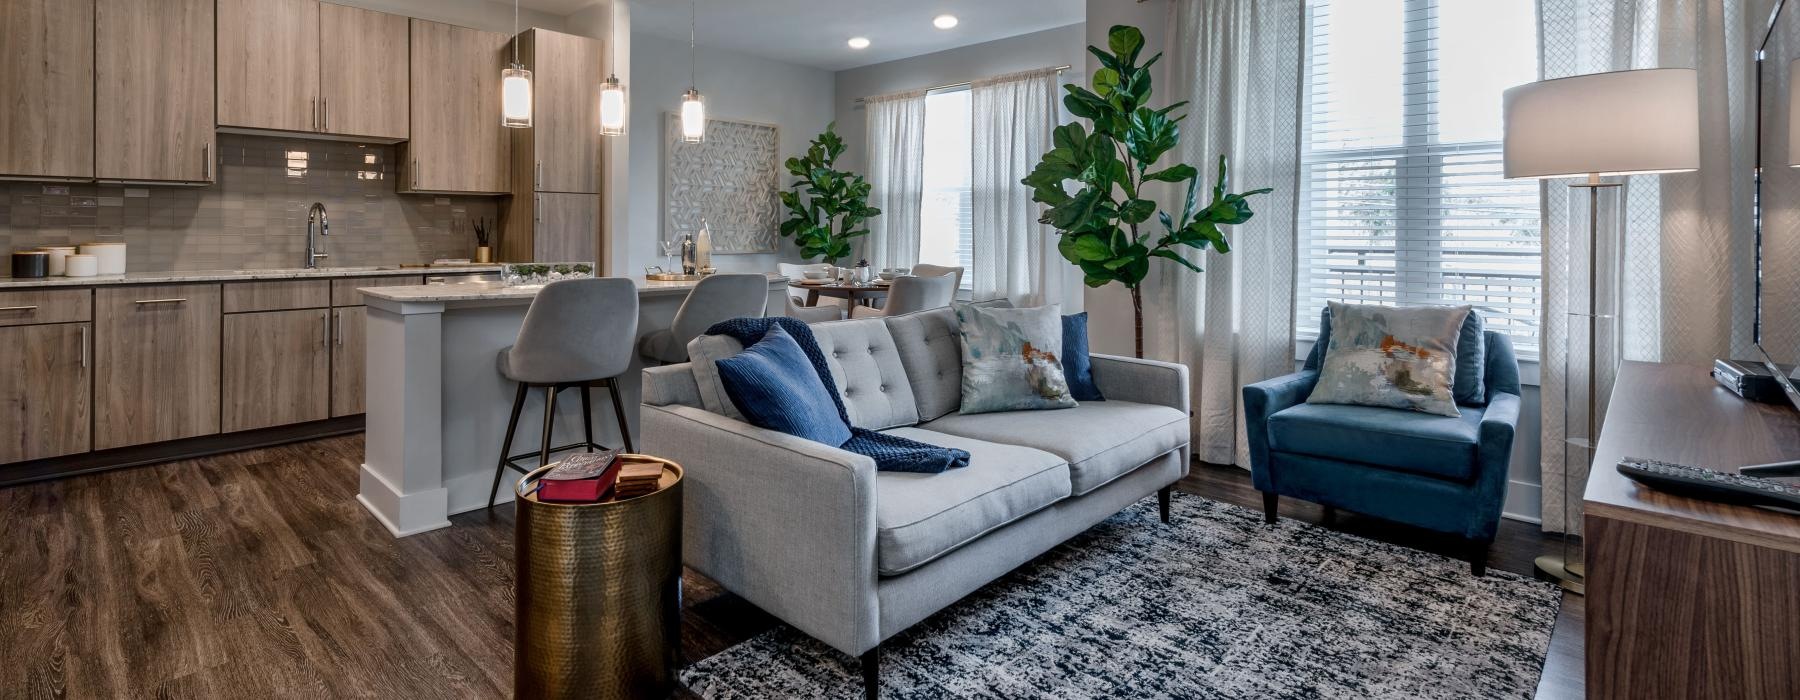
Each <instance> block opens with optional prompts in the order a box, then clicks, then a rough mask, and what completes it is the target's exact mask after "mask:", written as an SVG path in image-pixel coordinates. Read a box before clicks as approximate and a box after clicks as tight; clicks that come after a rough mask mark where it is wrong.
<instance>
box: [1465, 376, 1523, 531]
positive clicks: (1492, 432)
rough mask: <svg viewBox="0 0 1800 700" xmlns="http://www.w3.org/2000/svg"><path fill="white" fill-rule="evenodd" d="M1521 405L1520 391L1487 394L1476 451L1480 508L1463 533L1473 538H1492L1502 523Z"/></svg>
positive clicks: (1476, 492)
mask: <svg viewBox="0 0 1800 700" xmlns="http://www.w3.org/2000/svg"><path fill="white" fill-rule="evenodd" d="M1519 405H1520V400H1519V396H1518V394H1509V393H1490V394H1488V405H1487V410H1486V411H1485V412H1483V413H1482V414H1481V434H1480V437H1479V440H1480V443H1479V445H1478V446H1477V448H1476V449H1477V452H1476V454H1475V503H1476V507H1477V508H1479V509H1480V512H1479V513H1477V516H1478V517H1475V518H1473V519H1471V521H1470V526H1469V527H1470V529H1469V531H1468V532H1465V533H1463V534H1464V536H1466V537H1469V538H1471V539H1476V540H1481V541H1484V542H1485V541H1491V540H1493V539H1494V534H1495V532H1496V531H1497V529H1498V527H1499V525H1500V510H1501V509H1502V508H1504V507H1505V505H1506V481H1507V474H1508V472H1509V471H1511V469H1512V448H1513V436H1514V435H1515V434H1517V433H1518V429H1519Z"/></svg>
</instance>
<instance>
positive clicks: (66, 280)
mask: <svg viewBox="0 0 1800 700" xmlns="http://www.w3.org/2000/svg"><path fill="white" fill-rule="evenodd" d="M499 271H500V266H499V265H437V266H433V267H396V266H393V265H387V266H382V267H321V268H318V269H312V270H308V269H305V268H298V267H295V268H283V269H273V270H171V271H168V272H127V273H125V274H123V275H100V276H96V277H35V278H27V279H16V278H12V277H0V289H30V288H44V287H97V286H106V285H116V284H177V283H184V282H245V281H251V280H291V279H320V278H323V279H332V278H338V277H399V276H406V275H419V276H431V275H454V274H464V273H478V272H499Z"/></svg>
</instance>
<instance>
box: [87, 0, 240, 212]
mask: <svg viewBox="0 0 1800 700" xmlns="http://www.w3.org/2000/svg"><path fill="white" fill-rule="evenodd" d="M213 115H214V113H213V0H96V2H95V5H94V154H95V156H94V176H95V177H97V178H100V179H103V180H124V181H136V182H173V183H188V184H197V183H206V182H212V180H213V178H214V176H215V173H214V168H213V160H214V159H215V158H216V157H217V155H216V149H215V148H214V146H213V129H214V126H215V122H214V119H213Z"/></svg>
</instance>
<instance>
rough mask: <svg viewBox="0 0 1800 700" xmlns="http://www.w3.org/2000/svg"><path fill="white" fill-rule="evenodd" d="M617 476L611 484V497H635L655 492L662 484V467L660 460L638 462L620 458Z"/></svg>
mask: <svg viewBox="0 0 1800 700" xmlns="http://www.w3.org/2000/svg"><path fill="white" fill-rule="evenodd" d="M621 463H622V464H623V466H621V467H620V468H619V476H618V479H617V481H616V482H615V484H614V486H613V498H617V499H626V498H636V497H638V496H643V495H647V494H652V493H656V491H657V489H659V488H661V486H662V474H663V467H662V463H661V462H639V461H625V460H621Z"/></svg>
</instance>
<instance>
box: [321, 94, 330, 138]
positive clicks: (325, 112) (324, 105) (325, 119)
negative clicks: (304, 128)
mask: <svg viewBox="0 0 1800 700" xmlns="http://www.w3.org/2000/svg"><path fill="white" fill-rule="evenodd" d="M319 131H331V98H329V97H321V98H319Z"/></svg>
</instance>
